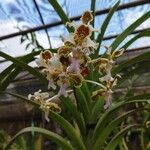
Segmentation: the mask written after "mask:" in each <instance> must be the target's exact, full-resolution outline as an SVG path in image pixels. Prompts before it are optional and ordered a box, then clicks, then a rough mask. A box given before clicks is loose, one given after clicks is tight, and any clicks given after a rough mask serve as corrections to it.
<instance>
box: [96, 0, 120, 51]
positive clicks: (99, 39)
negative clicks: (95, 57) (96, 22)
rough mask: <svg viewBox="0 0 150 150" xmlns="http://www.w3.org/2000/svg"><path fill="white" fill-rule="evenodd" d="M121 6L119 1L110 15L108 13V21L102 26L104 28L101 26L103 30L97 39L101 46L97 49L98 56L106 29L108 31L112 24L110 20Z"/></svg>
mask: <svg viewBox="0 0 150 150" xmlns="http://www.w3.org/2000/svg"><path fill="white" fill-rule="evenodd" d="M119 4H120V1H118V2H117V3H116V4H115V5H114V6H113V7H112V8H111V9H110V11H109V13H108V15H107V17H106V19H105V20H104V22H103V24H102V26H101V30H100V31H101V32H100V33H99V34H98V36H97V39H96V42H98V43H99V46H98V48H97V54H98V53H99V48H100V46H101V43H102V40H103V37H104V34H105V32H106V29H107V27H108V25H109V22H110V20H111V18H112V16H113V14H114V13H115V11H116V10H117V8H118V6H119Z"/></svg>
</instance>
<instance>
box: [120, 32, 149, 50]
mask: <svg viewBox="0 0 150 150" xmlns="http://www.w3.org/2000/svg"><path fill="white" fill-rule="evenodd" d="M142 37H150V30H147V31H143V32H141V33H139V34H137V35H136V36H134V37H133V38H132V39H130V40H129V41H128V42H127V43H126V44H125V45H123V46H122V48H124V49H125V50H126V49H127V48H128V47H129V46H130V45H131V44H132V43H134V42H135V41H136V40H138V39H140V38H142Z"/></svg>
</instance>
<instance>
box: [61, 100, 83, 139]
mask: <svg viewBox="0 0 150 150" xmlns="http://www.w3.org/2000/svg"><path fill="white" fill-rule="evenodd" d="M60 99H61V101H62V103H63V104H64V105H65V107H66V109H67V110H68V111H69V112H70V113H71V114H72V116H73V118H74V119H75V121H76V123H77V124H78V127H79V129H80V132H81V135H82V136H85V122H84V120H83V117H82V115H81V113H80V112H79V110H78V109H77V107H76V106H75V104H74V103H73V101H72V100H71V99H70V98H69V97H68V98H64V97H60Z"/></svg>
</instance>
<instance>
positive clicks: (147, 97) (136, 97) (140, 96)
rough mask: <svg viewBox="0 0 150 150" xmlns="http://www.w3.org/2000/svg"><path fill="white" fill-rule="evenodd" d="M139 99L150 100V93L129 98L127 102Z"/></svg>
mask: <svg viewBox="0 0 150 150" xmlns="http://www.w3.org/2000/svg"><path fill="white" fill-rule="evenodd" d="M138 99H149V100H150V93H146V94H141V95H136V96H132V97H129V98H128V99H127V100H126V101H130V100H138Z"/></svg>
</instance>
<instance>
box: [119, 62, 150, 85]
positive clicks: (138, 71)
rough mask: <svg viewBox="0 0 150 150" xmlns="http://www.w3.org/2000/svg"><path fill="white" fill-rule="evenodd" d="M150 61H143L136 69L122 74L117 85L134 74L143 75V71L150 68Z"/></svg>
mask: <svg viewBox="0 0 150 150" xmlns="http://www.w3.org/2000/svg"><path fill="white" fill-rule="evenodd" d="M149 63H150V61H148V62H141V63H140V64H138V67H136V68H135V69H133V70H131V71H128V72H126V73H125V74H123V75H122V76H121V79H119V80H118V83H117V86H116V87H118V86H119V85H120V84H123V83H124V82H125V81H126V80H128V79H130V78H131V77H133V76H134V75H141V73H142V72H144V71H145V70H147V69H149Z"/></svg>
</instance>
